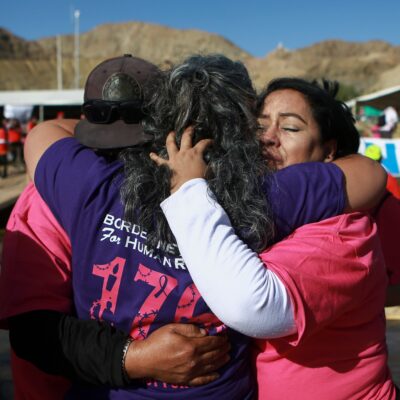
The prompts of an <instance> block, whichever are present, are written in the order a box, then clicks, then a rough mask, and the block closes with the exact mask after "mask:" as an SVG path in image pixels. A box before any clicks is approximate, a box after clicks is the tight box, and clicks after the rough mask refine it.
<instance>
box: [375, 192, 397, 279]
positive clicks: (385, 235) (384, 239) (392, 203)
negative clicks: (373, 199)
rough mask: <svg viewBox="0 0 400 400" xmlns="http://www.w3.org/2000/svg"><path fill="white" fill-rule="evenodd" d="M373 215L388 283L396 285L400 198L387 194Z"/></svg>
mask: <svg viewBox="0 0 400 400" xmlns="http://www.w3.org/2000/svg"><path fill="white" fill-rule="evenodd" d="M375 217H376V224H377V226H378V234H379V237H380V239H381V245H382V251H383V256H384V258H385V263H386V269H387V273H388V276H389V284H390V285H398V284H400V257H399V236H400V233H399V232H400V200H398V199H396V198H395V197H394V196H393V195H388V196H387V197H386V198H385V200H384V201H383V203H382V204H381V205H380V207H379V209H378V211H377V213H376V215H375Z"/></svg>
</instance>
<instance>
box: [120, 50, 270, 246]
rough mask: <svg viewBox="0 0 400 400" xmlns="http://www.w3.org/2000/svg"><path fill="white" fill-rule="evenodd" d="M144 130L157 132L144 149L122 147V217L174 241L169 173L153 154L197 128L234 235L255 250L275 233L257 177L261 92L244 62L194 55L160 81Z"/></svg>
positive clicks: (153, 236)
mask: <svg viewBox="0 0 400 400" xmlns="http://www.w3.org/2000/svg"><path fill="white" fill-rule="evenodd" d="M147 113H148V117H147V118H146V119H145V121H144V129H145V132H146V133H149V134H152V135H153V136H154V141H153V143H152V145H151V146H150V147H149V148H148V149H147V150H145V151H143V152H137V151H136V150H135V149H127V150H125V151H123V152H122V154H121V158H122V160H123V163H124V170H125V180H124V183H123V186H122V188H121V195H122V199H123V201H124V204H125V217H126V218H127V219H128V220H130V221H132V222H135V223H138V224H139V225H140V226H141V227H142V228H143V229H145V230H146V231H147V237H148V242H149V244H150V245H151V246H153V247H157V245H158V246H159V243H160V242H161V243H171V242H174V241H175V239H174V237H173V234H172V232H171V231H170V229H169V226H168V223H167V221H166V219H165V217H164V214H163V213H162V211H161V208H160V206H159V205H160V203H161V202H162V201H163V200H164V199H165V198H166V197H168V196H169V194H170V177H171V175H170V170H169V169H168V168H167V167H157V166H156V165H155V163H154V162H153V161H151V160H150V158H149V156H148V154H149V152H150V151H154V152H156V153H158V154H159V155H161V156H162V157H165V158H166V157H167V152H166V148H165V141H166V137H167V135H168V133H169V132H170V131H175V132H176V140H177V143H178V145H179V144H180V141H181V137H182V133H183V131H184V129H185V128H186V127H188V126H193V127H194V133H193V142H194V143H197V142H198V141H199V140H201V139H204V138H212V139H213V145H212V147H211V148H210V149H209V150H208V152H207V154H206V160H207V161H208V166H209V168H208V172H207V176H206V179H207V180H208V183H209V188H210V190H212V192H213V193H214V195H215V196H216V198H217V199H218V201H219V203H220V204H221V205H222V207H223V208H224V209H225V210H226V212H227V214H228V215H229V218H230V220H231V222H232V225H233V226H234V228H235V230H236V232H237V234H238V235H239V236H240V237H241V238H242V239H243V240H244V241H245V242H246V243H248V244H249V246H251V247H252V248H253V249H254V250H256V251H260V250H262V249H264V248H265V247H266V245H267V243H268V242H269V240H270V239H272V237H273V222H272V218H271V215H270V211H269V207H268V203H267V200H266V196H265V194H264V193H263V192H262V189H261V186H260V181H259V179H260V176H262V175H264V174H265V173H266V172H267V171H266V166H265V162H264V161H263V159H262V156H261V153H260V149H259V144H258V140H257V138H256V135H255V133H256V128H257V122H256V93H255V90H254V88H253V86H252V83H251V80H250V77H249V75H248V72H247V70H246V68H245V67H244V65H243V64H242V63H240V62H234V61H232V60H230V59H228V58H226V57H225V56H222V55H208V56H192V57H190V58H188V59H187V60H185V61H184V62H183V63H182V64H180V65H178V66H176V67H173V68H172V69H171V70H169V71H167V72H165V73H163V74H162V76H161V77H160V80H159V81H157V82H155V87H154V88H153V90H152V95H151V98H150V100H149V101H148V104H147Z"/></svg>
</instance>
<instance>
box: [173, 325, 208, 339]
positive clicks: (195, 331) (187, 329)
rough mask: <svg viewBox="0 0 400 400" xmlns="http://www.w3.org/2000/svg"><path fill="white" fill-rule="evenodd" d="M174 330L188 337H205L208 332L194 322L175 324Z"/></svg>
mask: <svg viewBox="0 0 400 400" xmlns="http://www.w3.org/2000/svg"><path fill="white" fill-rule="evenodd" d="M173 331H174V332H175V333H177V334H179V335H182V336H186V337H191V338H194V337H205V336H206V335H207V332H206V331H205V329H201V328H199V327H198V326H196V325H193V324H173Z"/></svg>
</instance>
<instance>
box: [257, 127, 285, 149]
mask: <svg viewBox="0 0 400 400" xmlns="http://www.w3.org/2000/svg"><path fill="white" fill-rule="evenodd" d="M260 142H261V143H262V144H263V145H264V146H279V143H280V140H279V131H278V129H277V128H276V127H274V126H269V127H268V129H266V130H264V131H263V132H262V133H261V135H260Z"/></svg>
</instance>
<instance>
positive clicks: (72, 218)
mask: <svg viewBox="0 0 400 400" xmlns="http://www.w3.org/2000/svg"><path fill="white" fill-rule="evenodd" d="M119 168H120V164H118V163H116V162H114V163H108V162H107V161H106V160H105V159H104V158H103V157H100V156H98V155H96V153H95V152H94V151H93V150H91V149H88V148H86V147H84V146H82V145H81V144H79V143H78V142H77V141H76V140H75V139H74V138H65V139H61V140H59V141H57V142H55V143H54V144H53V145H51V146H50V147H49V148H48V149H47V150H46V151H45V153H44V154H43V156H42V157H41V158H40V160H39V163H38V165H37V167H36V171H35V186H36V188H37V190H38V192H39V193H40V195H41V196H42V198H43V199H44V201H45V202H46V203H47V205H48V206H49V208H50V209H51V211H52V212H53V214H54V216H55V217H56V219H57V220H58V222H59V223H60V224H61V225H62V227H63V228H64V229H65V230H66V232H67V233H68V235H69V236H70V237H71V234H72V230H73V227H74V226H76V225H77V221H78V220H79V218H80V215H81V214H82V213H84V212H86V211H87V210H88V209H89V207H92V206H93V204H94V203H95V202H98V203H99V204H101V202H102V201H104V199H105V198H106V197H107V190H108V188H109V186H110V180H111V179H112V176H113V175H114V174H115V173H116V171H118V170H119ZM89 212H90V211H89Z"/></svg>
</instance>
